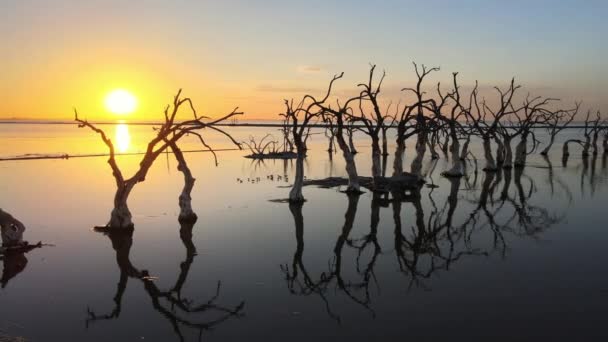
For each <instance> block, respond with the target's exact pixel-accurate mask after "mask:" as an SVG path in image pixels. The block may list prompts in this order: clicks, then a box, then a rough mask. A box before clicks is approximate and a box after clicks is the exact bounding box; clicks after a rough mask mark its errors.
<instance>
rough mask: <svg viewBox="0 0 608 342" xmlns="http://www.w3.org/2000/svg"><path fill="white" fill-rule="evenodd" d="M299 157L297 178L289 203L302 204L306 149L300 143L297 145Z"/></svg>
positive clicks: (297, 159) (290, 193)
mask: <svg viewBox="0 0 608 342" xmlns="http://www.w3.org/2000/svg"><path fill="white" fill-rule="evenodd" d="M296 149H297V151H298V157H297V158H296V176H295V179H294V181H293V187H292V188H291V191H290V192H289V202H291V203H301V202H304V196H303V195H302V186H303V185H304V153H305V152H304V149H303V146H302V145H301V144H299V143H296Z"/></svg>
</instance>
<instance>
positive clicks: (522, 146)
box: [513, 132, 528, 167]
mask: <svg viewBox="0 0 608 342" xmlns="http://www.w3.org/2000/svg"><path fill="white" fill-rule="evenodd" d="M527 147H528V133H527V132H526V133H524V134H522V136H521V140H520V141H519V143H518V144H517V147H516V148H515V162H514V163H513V164H514V166H515V167H524V166H526V156H527V155H528V151H527Z"/></svg>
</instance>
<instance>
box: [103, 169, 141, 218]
mask: <svg viewBox="0 0 608 342" xmlns="http://www.w3.org/2000/svg"><path fill="white" fill-rule="evenodd" d="M136 183H137V181H136V180H135V178H131V179H129V180H126V181H124V182H123V183H122V184H121V185H119V186H118V189H116V194H115V195H114V208H113V209H112V213H111V214H110V222H108V225H107V227H108V228H119V229H130V228H133V221H132V220H131V217H132V216H131V211H130V210H129V206H128V204H127V200H128V199H129V195H130V194H131V190H133V187H134V186H135V184H136Z"/></svg>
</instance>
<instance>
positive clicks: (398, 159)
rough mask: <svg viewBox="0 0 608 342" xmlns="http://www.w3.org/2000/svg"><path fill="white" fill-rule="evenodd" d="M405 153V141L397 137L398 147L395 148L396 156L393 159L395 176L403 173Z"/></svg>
mask: <svg viewBox="0 0 608 342" xmlns="http://www.w3.org/2000/svg"><path fill="white" fill-rule="evenodd" d="M404 154H405V141H403V140H402V139H397V147H396V148H395V158H394V160H393V177H395V176H400V175H401V174H402V173H403V155H404Z"/></svg>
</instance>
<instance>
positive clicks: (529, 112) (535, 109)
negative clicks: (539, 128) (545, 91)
mask: <svg viewBox="0 0 608 342" xmlns="http://www.w3.org/2000/svg"><path fill="white" fill-rule="evenodd" d="M552 101H555V99H551V98H541V97H535V98H533V99H530V98H529V96H528V97H527V98H526V100H525V101H524V104H523V106H522V107H521V110H513V115H515V117H516V118H517V128H516V133H517V134H520V135H521V136H520V140H519V143H518V144H517V146H516V147H515V161H514V162H513V165H514V166H515V167H524V166H525V165H526V156H527V155H528V150H527V148H528V137H529V136H530V134H531V132H532V128H534V126H535V125H537V124H539V123H543V120H544V118H545V117H547V116H551V115H552V113H554V112H552V111H551V110H549V109H547V108H546V106H547V105H548V104H549V103H550V102H552ZM520 113H521V114H520ZM532 140H533V141H532V143H533V147H532V150H531V151H534V150H535V149H536V146H537V141H536V138H535V137H534V134H532Z"/></svg>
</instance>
